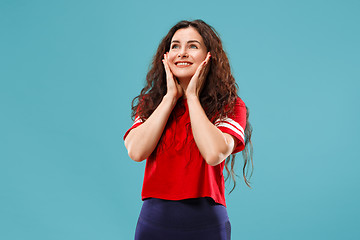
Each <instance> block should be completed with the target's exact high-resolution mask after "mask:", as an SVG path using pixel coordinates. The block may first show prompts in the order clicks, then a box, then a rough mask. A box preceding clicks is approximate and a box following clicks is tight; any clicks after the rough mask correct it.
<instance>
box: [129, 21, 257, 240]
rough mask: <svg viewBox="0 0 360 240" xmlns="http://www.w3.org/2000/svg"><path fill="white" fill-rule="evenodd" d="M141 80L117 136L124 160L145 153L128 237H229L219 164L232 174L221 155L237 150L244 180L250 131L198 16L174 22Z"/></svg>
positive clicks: (221, 55)
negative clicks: (138, 205) (127, 121)
mask: <svg viewBox="0 0 360 240" xmlns="http://www.w3.org/2000/svg"><path fill="white" fill-rule="evenodd" d="M146 80H147V84H146V86H145V87H144V88H143V89H142V91H141V93H140V95H139V96H137V97H136V98H135V99H134V100H133V103H132V117H133V118H134V119H135V121H134V124H133V125H132V126H131V128H130V129H129V130H128V131H127V132H126V133H125V136H124V140H125V146H126V148H127V150H128V154H129V156H130V158H131V159H133V160H134V161H137V162H140V161H143V160H144V159H147V161H146V167H145V176H144V182H143V189H142V200H143V201H144V202H143V206H142V209H141V213H140V216H139V219H138V223H137V227H136V232H135V239H137V240H160V239H166V240H177V239H179V240H180V239H181V240H191V239H196V240H201V239H206V240H212V239H214V240H222V239H224V240H225V239H230V231H231V225H230V221H229V218H228V215H227V210H226V203H225V184H224V176H223V169H224V166H225V168H226V170H227V172H228V176H231V177H232V178H234V170H233V167H234V155H233V158H232V159H231V158H230V157H229V156H230V155H231V154H235V153H237V152H240V151H243V156H244V160H245V162H244V168H243V175H244V179H245V182H246V184H248V179H247V178H246V174H245V167H246V165H247V163H248V162H249V161H250V160H251V163H252V157H251V155H252V145H251V140H250V139H251V132H252V130H251V126H250V124H249V122H248V115H249V114H248V111H247V107H246V106H245V104H244V102H243V101H242V100H241V98H240V97H238V95H237V85H236V83H235V80H234V78H233V76H232V74H231V71H230V65H229V61H228V58H227V56H226V54H225V52H224V50H223V47H222V43H221V40H220V38H219V36H218V34H217V33H216V31H215V30H214V29H213V28H212V27H211V26H209V25H208V24H206V23H205V22H204V21H202V20H195V21H191V22H190V21H181V22H179V23H177V24H176V25H175V26H174V27H172V28H171V29H170V31H169V33H168V34H167V35H166V36H165V37H164V38H163V39H162V41H161V43H160V45H159V47H158V49H157V52H156V54H155V56H154V58H153V61H152V65H151V69H150V71H149V72H148V74H147V76H146ZM248 145H250V150H251V151H248V147H247V146H248ZM248 153H251V155H250V157H249V156H248ZM225 159H226V160H225ZM230 162H231V170H229V168H228V166H227V165H228V164H229V163H230ZM226 179H227V178H226ZM234 181H235V179H234ZM248 185H249V184H248ZM234 187H235V184H234Z"/></svg>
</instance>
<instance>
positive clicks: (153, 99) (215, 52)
mask: <svg viewBox="0 0 360 240" xmlns="http://www.w3.org/2000/svg"><path fill="white" fill-rule="evenodd" d="M188 27H193V28H194V29H196V30H197V31H198V32H199V34H200V35H201V36H202V38H203V41H204V44H205V46H206V48H207V51H208V52H211V61H210V62H209V63H210V70H209V72H208V75H207V79H206V84H204V87H203V89H202V91H201V93H200V96H199V99H200V103H201V105H202V107H203V108H204V110H205V113H206V115H207V117H208V118H209V120H210V121H212V122H213V123H214V122H215V120H216V119H219V118H220V119H222V118H224V117H225V116H226V115H228V114H231V113H232V112H233V109H234V105H235V102H236V98H237V97H238V95H237V89H238V86H237V84H236V82H235V79H234V77H233V76H232V74H231V69H230V64H229V60H228V58H227V56H226V53H225V51H224V50H223V46H222V42H221V39H220V37H219V35H218V33H217V32H216V31H215V29H214V28H213V27H212V26H210V25H208V24H207V23H205V22H204V21H202V20H199V19H198V20H194V21H180V22H178V23H177V24H176V25H175V26H173V27H172V28H171V29H170V31H169V32H168V34H167V35H166V36H165V37H164V38H163V39H162V40H161V42H160V44H159V46H158V49H157V51H156V54H155V56H154V57H153V59H152V63H151V65H150V70H149V72H148V73H147V75H146V85H145V87H144V88H143V89H142V90H141V92H140V95H138V96H136V97H135V98H134V99H133V101H132V118H133V119H134V118H135V115H136V114H137V115H138V116H139V117H140V118H141V119H142V120H145V119H147V118H148V117H149V116H150V115H151V114H152V113H153V112H154V110H155V109H156V108H157V107H158V105H159V104H160V102H161V100H162V98H163V97H164V96H165V94H166V91H167V85H166V73H165V69H164V66H163V64H162V59H163V56H164V54H165V53H166V52H169V50H170V44H171V39H172V37H173V35H174V34H175V32H176V31H177V30H179V29H183V28H188ZM248 118H249V110H248V108H247V107H246V127H245V149H244V150H243V151H242V154H243V158H244V166H243V177H244V181H245V183H246V185H247V186H249V187H250V182H249V179H250V177H251V175H252V172H253V159H252V152H253V151H252V143H251V133H252V127H251V125H250V123H249V121H248ZM249 162H251V174H250V176H249V177H247V176H248V169H249ZM229 165H230V167H229ZM234 165H235V154H233V155H231V156H229V157H228V158H227V159H226V160H225V169H226V171H227V177H226V179H225V181H227V180H228V178H229V177H231V179H233V181H234V185H233V188H232V189H231V191H230V193H231V192H232V191H233V190H234V188H235V186H236V180H235V176H238V175H237V174H235V171H234ZM229 168H230V169H229Z"/></svg>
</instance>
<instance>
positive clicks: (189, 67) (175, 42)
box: [168, 27, 207, 81]
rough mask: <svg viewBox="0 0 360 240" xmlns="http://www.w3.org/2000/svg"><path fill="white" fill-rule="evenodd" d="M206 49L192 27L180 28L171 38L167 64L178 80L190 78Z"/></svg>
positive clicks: (202, 59) (202, 58) (203, 56)
mask: <svg viewBox="0 0 360 240" xmlns="http://www.w3.org/2000/svg"><path fill="white" fill-rule="evenodd" d="M206 55H207V49H206V46H205V44H204V41H203V38H202V37H201V35H200V34H199V33H198V31H197V30H195V28H193V27H188V28H182V29H179V30H177V31H176V32H175V34H174V36H173V37H172V39H171V44H170V50H169V54H168V58H169V62H170V63H169V65H170V69H171V71H172V73H173V74H174V76H175V77H176V78H177V79H178V80H179V81H182V80H187V81H188V80H190V79H191V77H192V76H193V75H194V74H195V72H196V69H197V68H198V66H199V65H200V64H201V63H202V62H203V61H204V60H205V58H206Z"/></svg>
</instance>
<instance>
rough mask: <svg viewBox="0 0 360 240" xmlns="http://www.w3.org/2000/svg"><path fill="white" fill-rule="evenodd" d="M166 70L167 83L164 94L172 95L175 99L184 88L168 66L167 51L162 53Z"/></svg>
mask: <svg viewBox="0 0 360 240" xmlns="http://www.w3.org/2000/svg"><path fill="white" fill-rule="evenodd" d="M162 62H163V64H164V68H165V72H166V84H167V93H166V95H169V96H170V97H174V98H175V99H176V100H178V99H179V98H180V97H181V96H182V95H183V94H184V90H183V89H182V87H181V86H180V84H179V83H178V81H177V80H176V78H175V76H174V75H173V73H172V72H171V70H170V67H169V58H168V55H167V53H166V54H164V59H163V60H162Z"/></svg>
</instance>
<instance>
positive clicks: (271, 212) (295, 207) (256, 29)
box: [0, 0, 360, 240]
mask: <svg viewBox="0 0 360 240" xmlns="http://www.w3.org/2000/svg"><path fill="white" fill-rule="evenodd" d="M359 10H360V2H359V1H355V0H353V1H352V0H345V1H340V0H339V1H333V0H323V1H321V0H302V1H287V0H274V1H243V0H240V1H220V2H219V1H175V2H169V1H143V2H139V1H134V2H130V1H127V2H123V1H89V0H87V1H85V0H83V1H39V0H34V1H25V0H23V1H21V0H1V2H0V35H1V37H0V79H1V83H0V108H1V109H0V111H1V112H0V148H1V150H0V203H1V204H0V228H1V230H0V239H4V240H15V239H19V240H20V239H36V240H45V239H46V240H48V239H51V240H57V239H59V240H60V239H61V240H65V239H66V240H72V239H74V240H75V239H76V240H80V239H86V240H92V239H107V240H111V239H132V238H133V235H134V230H135V226H136V221H137V217H138V214H139V212H140V208H141V204H142V202H141V198H140V193H141V187H142V180H143V173H144V166H145V162H143V163H135V162H133V161H132V160H130V158H129V157H128V156H127V152H126V149H125V147H124V144H123V140H122V137H123V134H124V132H125V131H126V130H127V129H128V128H129V127H130V125H131V124H132V121H131V119H130V104H131V100H132V99H133V98H134V97H135V96H136V95H137V94H138V93H139V91H140V90H141V88H142V87H143V85H144V79H145V75H146V72H147V70H148V66H149V63H150V62H151V58H152V56H153V54H154V53H155V51H156V48H157V46H158V44H159V42H160V40H161V38H162V37H163V36H164V35H165V34H166V33H167V31H168V30H169V29H170V27H171V26H173V25H174V24H175V23H176V22H178V21H180V20H182V19H197V18H201V19H203V20H205V21H206V22H207V23H209V24H210V25H212V26H213V27H215V29H216V30H217V31H218V32H219V34H220V36H221V38H222V40H223V43H224V47H225V50H226V51H227V53H228V57H229V59H230V63H231V66H232V69H233V73H234V76H235V78H236V80H237V83H238V85H239V94H240V96H241V97H242V99H243V100H244V101H245V103H246V104H247V106H248V107H249V109H250V122H251V124H252V125H253V128H254V131H253V144H254V164H255V171H254V175H253V177H252V179H251V182H252V186H253V189H249V188H247V187H246V186H245V184H244V183H243V181H242V179H241V178H239V179H238V180H237V182H238V185H237V188H236V189H235V191H234V192H233V193H232V194H230V195H229V196H228V195H227V196H226V197H227V203H228V212H229V216H230V219H231V222H232V237H233V239H359V238H360V230H359V228H358V227H359V222H360V206H359V202H360V191H359V190H360V187H359V184H360V177H359V170H360V169H359V168H360V161H359V160H360V156H359V155H360V154H359V140H358V135H359V134H360V131H359V122H360V118H359V117H360V115H359V103H360V101H359V100H360V97H359V87H360V85H359V80H360V73H359V67H360V64H359V56H360V51H359V50H360V49H359V43H360V34H359V22H360V17H359ZM237 160H238V161H237V165H236V168H237V171H238V173H239V175H240V176H241V166H242V158H241V154H240V155H238V157H237ZM230 187H231V186H230V185H229V189H230Z"/></svg>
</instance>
